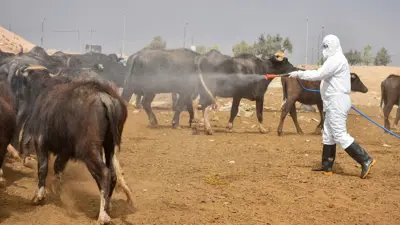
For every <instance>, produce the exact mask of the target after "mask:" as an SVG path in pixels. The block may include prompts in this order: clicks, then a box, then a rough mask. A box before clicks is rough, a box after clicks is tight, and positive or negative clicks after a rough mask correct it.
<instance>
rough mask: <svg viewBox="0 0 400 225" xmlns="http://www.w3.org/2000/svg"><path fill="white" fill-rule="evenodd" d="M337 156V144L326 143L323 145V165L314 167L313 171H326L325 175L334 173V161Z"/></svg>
mask: <svg viewBox="0 0 400 225" xmlns="http://www.w3.org/2000/svg"><path fill="white" fill-rule="evenodd" d="M335 157H336V144H335V145H324V146H323V147H322V163H321V167H318V168H312V169H311V170H312V171H324V174H325V175H331V174H332V168H333V163H334V162H335Z"/></svg>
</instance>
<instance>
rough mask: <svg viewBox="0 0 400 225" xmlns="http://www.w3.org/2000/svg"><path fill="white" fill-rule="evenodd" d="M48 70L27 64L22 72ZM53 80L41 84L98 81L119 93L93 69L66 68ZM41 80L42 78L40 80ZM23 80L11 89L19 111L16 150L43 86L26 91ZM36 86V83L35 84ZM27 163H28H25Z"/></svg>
mask: <svg viewBox="0 0 400 225" xmlns="http://www.w3.org/2000/svg"><path fill="white" fill-rule="evenodd" d="M21 69H22V70H38V69H41V70H45V71H47V72H49V71H48V70H47V68H45V67H43V66H36V65H33V66H30V65H27V64H25V65H24V66H23V67H21V68H20V70H21ZM50 76H52V77H53V78H56V79H52V80H49V81H48V80H46V81H43V83H39V84H41V85H45V84H46V82H56V83H57V82H58V83H59V82H77V81H87V80H96V81H98V82H100V83H103V84H106V85H109V86H110V87H111V88H112V89H113V90H115V91H118V90H117V87H116V86H115V84H114V83H112V82H111V81H108V80H105V79H104V78H102V77H100V76H99V75H98V74H97V73H95V72H94V71H93V70H91V69H72V68H66V69H60V70H59V71H58V73H57V74H55V75H53V74H50ZM38 79H40V77H39V78H38ZM19 82H21V79H12V80H11V88H12V90H13V93H14V99H15V102H16V107H15V109H16V110H17V127H16V132H15V133H14V138H13V141H12V146H14V147H15V148H17V149H19V138H18V137H19V134H20V131H21V129H22V125H23V124H24V122H25V120H26V118H27V116H28V114H29V113H30V111H31V109H32V107H33V105H34V102H35V100H36V98H37V96H38V94H39V93H41V91H42V88H43V86H37V87H32V88H31V90H30V91H29V92H27V91H26V90H24V89H23V88H20V87H24V86H23V85H22V84H20V83H19ZM35 84H36V83H35ZM24 163H26V161H24Z"/></svg>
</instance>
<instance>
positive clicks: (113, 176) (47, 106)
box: [15, 70, 133, 224]
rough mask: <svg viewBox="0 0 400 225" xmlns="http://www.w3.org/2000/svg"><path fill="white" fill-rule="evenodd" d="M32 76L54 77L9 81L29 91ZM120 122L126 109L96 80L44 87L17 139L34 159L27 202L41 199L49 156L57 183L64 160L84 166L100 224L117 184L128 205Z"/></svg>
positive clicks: (25, 76) (36, 73) (32, 73)
mask: <svg viewBox="0 0 400 225" xmlns="http://www.w3.org/2000/svg"><path fill="white" fill-rule="evenodd" d="M34 76H36V77H41V81H43V80H51V79H54V78H51V77H50V76H49V74H48V73H47V74H46V71H43V70H40V71H35V70H30V71H28V72H19V74H18V75H16V77H15V78H16V79H21V80H22V83H24V84H27V85H26V87H25V88H26V89H27V90H28V91H29V89H30V88H31V87H37V86H39V85H41V84H43V82H42V83H41V84H34V83H35V82H38V81H39V79H31V78H32V77H34ZM126 118H127V106H126V104H125V102H124V101H123V100H122V99H121V98H120V96H119V95H118V93H116V92H115V91H114V90H112V89H111V88H110V87H109V86H107V85H104V84H101V83H99V82H97V81H82V82H68V81H67V82H60V83H59V84H57V85H52V86H44V87H43V92H41V93H40V94H39V95H38V97H37V98H36V101H35V103H34V105H33V107H32V109H31V112H30V114H29V116H28V118H27V120H26V122H25V124H24V127H23V128H24V129H23V133H22V139H21V149H22V151H23V149H24V147H25V146H27V145H28V144H30V143H33V146H34V149H35V150H36V154H37V159H38V179H39V182H38V191H37V192H36V193H35V196H34V198H33V199H32V202H33V204H41V203H43V202H44V200H45V181H46V176H47V171H48V155H49V153H50V152H51V153H53V154H54V155H55V156H56V159H55V162H54V174H55V177H56V182H57V184H59V182H60V179H61V174H62V172H63V170H64V168H65V166H66V164H67V162H68V161H69V160H79V161H82V162H84V163H85V164H86V167H87V168H88V170H89V172H90V174H91V175H92V176H93V178H94V179H95V180H96V183H97V185H98V188H99V190H100V199H101V201H100V211H99V217H98V222H99V223H100V224H104V223H109V222H110V221H111V219H110V216H109V213H110V199H111V196H112V193H113V190H114V188H115V185H116V183H117V181H119V184H120V185H121V186H122V188H123V190H124V192H125V194H126V195H127V198H128V202H129V203H130V204H132V203H133V201H132V200H133V194H132V192H131V190H130V189H129V187H128V186H127V185H126V183H125V180H124V178H123V175H122V172H121V167H120V163H119V152H120V145H121V135H122V131H123V128H124V124H125V121H126ZM103 148H104V152H103ZM103 153H104V156H105V163H104V162H103ZM56 187H58V185H57V186H56ZM53 190H58V189H54V188H53Z"/></svg>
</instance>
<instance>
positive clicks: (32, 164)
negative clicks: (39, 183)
mask: <svg viewBox="0 0 400 225" xmlns="http://www.w3.org/2000/svg"><path fill="white" fill-rule="evenodd" d="M35 161H36V160H35V159H34V158H32V157H30V156H28V157H26V158H24V162H23V164H24V166H25V167H28V168H30V169H35V166H36V165H37V162H35Z"/></svg>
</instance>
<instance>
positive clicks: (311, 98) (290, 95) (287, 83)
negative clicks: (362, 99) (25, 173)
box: [277, 73, 368, 136]
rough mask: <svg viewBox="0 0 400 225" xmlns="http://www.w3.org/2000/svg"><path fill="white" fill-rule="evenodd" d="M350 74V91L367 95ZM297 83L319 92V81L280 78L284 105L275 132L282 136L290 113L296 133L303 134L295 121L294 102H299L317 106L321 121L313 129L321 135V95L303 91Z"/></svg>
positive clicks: (356, 78) (322, 118)
mask: <svg viewBox="0 0 400 225" xmlns="http://www.w3.org/2000/svg"><path fill="white" fill-rule="evenodd" d="M350 74H351V76H350V79H351V90H352V91H354V92H361V93H367V92H368V88H367V87H366V86H365V85H364V83H363V82H362V81H361V80H360V78H359V77H358V75H357V74H355V73H350ZM299 82H300V84H301V85H302V86H303V87H304V88H307V89H311V90H320V84H321V81H309V80H301V79H295V78H288V77H282V78H281V83H282V91H283V100H284V104H283V106H282V112H281V119H280V122H279V126H278V131H277V132H278V135H279V136H282V135H283V132H282V130H283V122H284V121H285V117H286V115H287V114H288V113H290V116H291V117H292V120H293V122H294V125H295V126H296V130H297V133H298V134H303V131H302V130H301V128H300V125H299V123H298V121H297V112H296V102H300V103H303V104H306V105H317V107H318V111H319V114H320V117H321V121H320V122H319V124H318V125H317V128H316V129H315V134H321V129H322V127H323V125H324V115H323V104H322V99H321V94H320V93H319V92H310V91H307V90H304V89H303V88H302V87H301V86H300V84H299Z"/></svg>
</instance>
